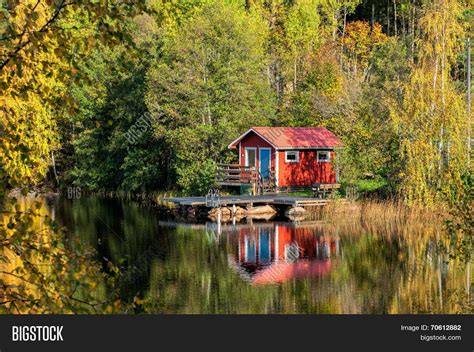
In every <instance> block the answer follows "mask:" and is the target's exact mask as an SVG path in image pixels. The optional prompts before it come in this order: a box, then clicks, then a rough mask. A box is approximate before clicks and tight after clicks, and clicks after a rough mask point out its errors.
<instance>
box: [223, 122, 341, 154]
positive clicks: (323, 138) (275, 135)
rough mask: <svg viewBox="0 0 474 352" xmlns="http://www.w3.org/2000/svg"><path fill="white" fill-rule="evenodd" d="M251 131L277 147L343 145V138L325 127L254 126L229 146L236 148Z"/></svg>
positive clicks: (302, 147) (295, 147)
mask: <svg viewBox="0 0 474 352" xmlns="http://www.w3.org/2000/svg"><path fill="white" fill-rule="evenodd" d="M250 132H254V133H256V134H257V135H258V136H260V137H261V138H263V139H264V140H266V141H267V142H268V143H270V144H272V145H273V146H274V147H275V148H277V149H305V148H325V147H327V148H334V147H341V146H342V142H341V140H340V139H339V138H338V137H337V136H336V135H335V134H334V133H332V132H331V131H329V130H328V129H327V128H324V127H252V128H250V129H249V130H248V131H247V132H245V133H244V134H242V135H241V136H240V137H239V138H237V139H236V140H235V141H233V142H232V143H231V144H230V145H229V148H231V149H232V148H236V147H237V145H238V144H239V142H240V141H241V140H242V139H243V138H244V137H245V136H246V135H247V134H249V133H250Z"/></svg>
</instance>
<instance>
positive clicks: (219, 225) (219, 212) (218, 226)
mask: <svg viewBox="0 0 474 352" xmlns="http://www.w3.org/2000/svg"><path fill="white" fill-rule="evenodd" d="M221 219H222V212H221V209H220V208H219V210H218V211H217V234H218V235H220V234H221Z"/></svg>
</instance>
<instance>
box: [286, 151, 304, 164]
mask: <svg viewBox="0 0 474 352" xmlns="http://www.w3.org/2000/svg"><path fill="white" fill-rule="evenodd" d="M285 161H286V162H287V163H297V162H298V161H300V153H299V151H286V152H285Z"/></svg>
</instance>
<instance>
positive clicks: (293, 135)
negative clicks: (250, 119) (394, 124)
mask: <svg viewBox="0 0 474 352" xmlns="http://www.w3.org/2000/svg"><path fill="white" fill-rule="evenodd" d="M340 146H342V143H341V141H340V140H339V138H338V137H336V135H334V134H333V133H332V132H330V131H329V130H327V129H326V128H323V127H252V128H251V129H249V130H248V131H247V132H245V133H244V134H242V135H241V136H240V137H239V138H237V139H236V140H235V141H233V142H232V143H231V144H230V145H229V148H231V149H238V150H239V164H240V165H245V166H254V167H256V168H257V169H258V170H259V171H260V174H261V175H262V176H263V177H266V176H267V175H268V174H269V173H274V175H275V179H276V186H277V187H291V186H311V185H313V184H315V183H336V182H337V172H336V170H335V168H334V167H333V166H332V165H331V161H334V160H335V151H334V150H335V148H337V147H340Z"/></svg>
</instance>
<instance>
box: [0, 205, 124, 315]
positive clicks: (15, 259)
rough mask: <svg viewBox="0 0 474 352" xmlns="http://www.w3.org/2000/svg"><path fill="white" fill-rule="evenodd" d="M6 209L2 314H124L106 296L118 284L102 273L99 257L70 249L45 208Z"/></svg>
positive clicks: (1, 229) (0, 270)
mask: <svg viewBox="0 0 474 352" xmlns="http://www.w3.org/2000/svg"><path fill="white" fill-rule="evenodd" d="M3 209H4V212H3V213H2V214H1V218H0V242H1V244H2V246H1V248H0V259H1V261H0V288H1V290H0V312H6V313H30V314H32V313H81V312H82V313H90V312H97V311H98V312H101V311H104V310H106V311H114V310H115V309H120V308H121V304H120V301H119V300H116V296H114V295H109V296H106V295H105V294H104V287H105V285H106V284H111V283H112V282H113V278H112V276H108V277H107V276H105V275H104V274H103V273H102V272H101V271H100V270H98V269H99V268H98V266H97V263H96V262H95V258H94V255H95V253H94V252H90V251H87V250H85V249H84V248H83V247H81V246H80V245H79V244H75V245H74V246H69V245H65V243H66V242H65V241H63V239H64V238H63V234H62V232H61V230H60V229H58V227H57V225H55V224H54V223H53V222H52V221H51V220H50V218H49V217H47V216H46V213H45V209H44V205H43V203H42V202H40V201H38V200H32V199H24V200H23V201H20V202H18V203H16V204H14V203H12V204H8V203H7V204H5V205H4V207H3ZM11 214H14V215H13V216H12V215H11Z"/></svg>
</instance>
